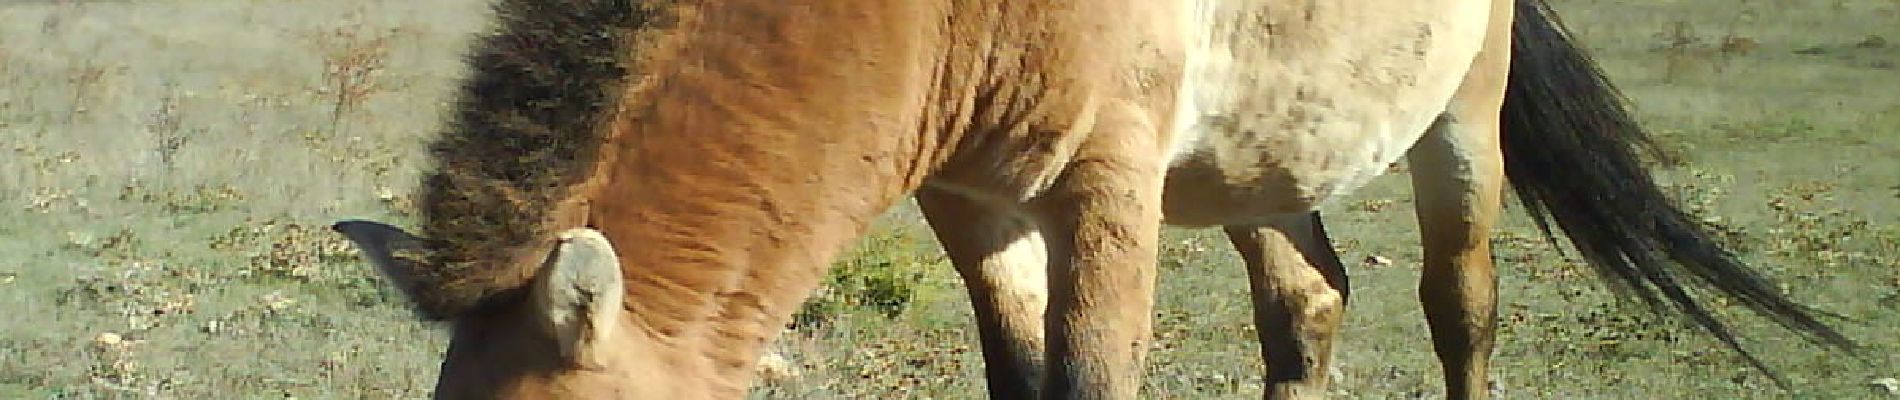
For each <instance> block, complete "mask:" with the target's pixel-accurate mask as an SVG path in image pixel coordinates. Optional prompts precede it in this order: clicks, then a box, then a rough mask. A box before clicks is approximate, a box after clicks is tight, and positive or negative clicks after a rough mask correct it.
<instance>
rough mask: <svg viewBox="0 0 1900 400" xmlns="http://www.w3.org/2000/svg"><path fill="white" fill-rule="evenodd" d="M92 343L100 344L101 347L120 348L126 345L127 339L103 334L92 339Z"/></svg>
mask: <svg viewBox="0 0 1900 400" xmlns="http://www.w3.org/2000/svg"><path fill="white" fill-rule="evenodd" d="M92 342H93V343H98V344H99V345H101V346H118V345H120V344H123V343H125V337H124V336H119V334H117V333H112V332H101V333H99V336H93V337H92Z"/></svg>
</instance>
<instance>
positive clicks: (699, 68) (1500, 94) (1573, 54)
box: [332, 0, 1852, 400]
mask: <svg viewBox="0 0 1900 400" xmlns="http://www.w3.org/2000/svg"><path fill="white" fill-rule="evenodd" d="M843 3H844V2H827V1H812V0H727V1H719V2H711V1H699V0H639V1H634V0H499V1H498V2H497V3H496V4H494V5H493V11H494V12H495V16H496V21H497V23H496V26H495V29H493V30H492V31H490V32H487V33H485V34H483V35H482V36H481V37H480V38H479V40H478V41H477V42H476V44H475V46H474V47H473V51H472V52H471V53H470V55H469V56H468V60H467V63H468V65H470V66H471V68H472V71H471V72H470V74H469V76H468V77H467V78H466V79H465V81H464V82H463V84H462V86H461V88H460V92H459V97H458V100H457V102H456V103H455V105H454V107H455V110H454V112H453V113H452V115H451V117H450V121H449V123H448V124H447V127H446V128H445V129H443V131H442V132H441V133H440V134H439V135H438V137H437V138H435V139H434V141H433V142H432V143H431V145H430V157H431V159H430V161H431V163H432V165H431V167H432V168H431V169H430V170H429V171H428V172H427V173H425V174H424V176H423V177H422V178H421V183H420V185H419V189H418V190H419V202H418V204H419V210H420V213H421V217H420V218H419V221H418V222H417V224H418V225H419V228H418V232H416V233H411V232H410V231H408V230H405V229H403V228H400V227H396V226H393V225H389V224H385V223H381V222H375V221H369V220H344V221H340V222H338V223H336V224H334V225H332V229H333V230H335V231H338V232H340V233H341V234H342V235H344V236H346V237H347V238H348V239H349V240H350V241H351V242H352V243H353V244H354V245H355V246H356V248H357V249H358V250H360V251H361V253H362V254H363V255H364V257H365V258H366V259H367V260H368V261H369V262H370V263H371V264H373V265H375V266H376V267H377V269H378V270H379V271H380V273H381V274H382V275H383V276H384V277H385V278H386V279H387V281H389V282H390V283H391V284H392V285H394V286H395V287H396V288H398V289H399V290H400V291H401V292H402V293H403V294H404V297H405V298H406V299H407V300H408V301H409V303H410V304H411V305H412V306H413V308H414V310H415V311H416V313H417V316H418V317H419V319H422V320H425V321H432V322H444V323H446V324H448V325H449V327H450V328H449V330H450V336H451V337H450V343H449V347H448V349H447V350H446V352H445V353H444V356H443V357H444V358H443V361H442V365H441V370H440V372H439V375H438V378H437V382H436V387H435V396H436V397H437V398H656V399H669V400H678V399H715V398H738V397H741V396H742V395H743V394H744V393H745V392H746V390H747V389H748V388H749V384H750V382H751V380H752V379H753V376H752V375H753V373H754V372H753V370H752V368H753V364H754V363H755V362H756V361H757V360H758V359H759V356H760V352H761V348H762V347H763V345H764V344H765V343H766V342H767V341H769V340H771V339H773V337H774V336H775V335H776V334H777V333H778V332H779V331H780V330H779V327H782V326H784V325H785V324H786V323H787V322H788V321H789V320H790V318H791V316H792V314H793V312H794V311H795V310H796V308H797V306H798V305H799V304H800V303H801V302H802V301H803V300H804V299H805V298H806V297H807V296H808V295H809V294H810V292H811V290H812V289H813V288H814V287H815V286H816V285H817V283H818V280H819V278H820V277H821V276H822V274H823V273H824V272H825V271H826V268H827V266H828V265H829V262H830V261H831V260H833V259H835V258H836V257H837V256H838V254H839V253H840V252H841V250H842V248H843V247H845V246H847V245H849V244H850V243H851V242H852V241H854V240H855V239H856V238H858V237H860V236H861V235H862V234H863V233H864V232H865V230H866V229H867V226H868V224H869V221H870V220H872V219H873V218H874V217H876V216H878V215H880V214H882V213H883V212H884V211H885V210H887V209H889V208H890V207H892V206H893V205H894V204H895V203H896V202H898V201H901V200H902V199H904V198H906V197H913V196H914V198H915V199H916V200H917V202H918V204H919V205H920V207H921V209H922V210H923V211H924V214H925V218H926V220H927V221H928V224H929V225H930V227H931V229H932V230H933V232H934V233H935V234H936V236H937V237H938V240H939V242H940V243H941V244H942V247H943V248H944V250H945V252H946V254H947V255H948V256H949V258H950V260H951V263H952V264H953V265H954V266H955V267H956V269H957V270H958V272H959V274H960V275H961V276H962V278H963V279H964V282H965V286H966V287H967V288H968V291H969V294H970V296H971V300H972V304H973V307H974V309H975V311H976V316H977V320H978V321H977V326H978V328H979V331H980V337H981V341H982V347H983V353H984V360H985V368H986V377H987V382H988V391H989V394H990V395H991V397H995V398H1040V397H1048V398H1077V399H1127V398H1134V396H1135V395H1136V394H1137V392H1138V388H1139V387H1140V382H1141V373H1142V368H1141V367H1142V365H1143V363H1144V357H1145V353H1146V351H1147V349H1148V347H1149V345H1148V343H1149V341H1150V340H1151V335H1150V331H1151V329H1150V328H1151V324H1152V320H1151V315H1150V311H1151V310H1152V307H1153V301H1154V300H1153V292H1154V279H1155V265H1154V264H1155V262H1156V257H1157V254H1156V248H1157V241H1158V235H1159V230H1160V226H1161V225H1163V224H1172V225H1180V226H1205V227H1211V226H1221V227H1224V229H1225V231H1226V232H1227V234H1228V236H1229V237H1230V238H1231V240H1232V242H1233V243H1234V244H1235V246H1236V247H1237V248H1238V249H1239V251H1240V253H1241V254H1242V256H1243V259H1244V260H1245V264H1246V265H1247V268H1248V270H1249V275H1250V280H1251V287H1252V294H1253V303H1254V307H1255V314H1256V322H1257V324H1258V325H1259V326H1260V329H1259V332H1260V336H1259V341H1260V344H1261V350H1262V355H1263V357H1265V359H1266V363H1267V366H1268V371H1267V376H1266V377H1265V378H1266V380H1267V381H1268V383H1270V385H1269V387H1268V389H1267V391H1266V393H1265V394H1264V395H1265V396H1267V397H1269V398H1280V397H1311V396H1318V395H1320V394H1323V390H1324V387H1325V384H1326V383H1325V381H1324V377H1325V373H1324V368H1325V366H1326V365H1327V363H1328V358H1329V355H1330V352H1331V340H1332V337H1333V334H1334V332H1335V331H1336V328H1337V326H1338V323H1339V320H1340V315H1341V313H1342V312H1343V310H1344V306H1345V301H1346V296H1347V287H1346V282H1345V279H1344V274H1343V273H1341V266H1340V263H1339V261H1338V257H1337V255H1336V254H1333V250H1332V249H1331V246H1330V244H1329V243H1327V239H1326V237H1325V232H1324V228H1323V226H1322V224H1321V221H1320V219H1319V216H1318V214H1317V212H1316V211H1315V210H1317V209H1318V208H1319V206H1321V205H1323V204H1326V203H1327V202H1328V201H1332V200H1333V199H1337V198H1338V197H1341V196H1344V195H1346V194H1349V193H1351V191H1353V190H1354V189H1357V188H1358V187H1359V186H1362V185H1364V184H1365V183H1366V182H1367V181H1368V180H1370V179H1371V178H1372V177H1374V176H1377V175H1378V174H1381V173H1383V171H1384V170H1385V168H1386V167H1387V166H1388V165H1389V164H1391V163H1393V162H1396V161H1398V159H1399V158H1401V157H1404V158H1406V159H1407V161H1408V162H1409V163H1410V166H1411V169H1412V171H1413V175H1412V180H1413V188H1414V192H1415V193H1416V196H1417V200H1418V201H1417V204H1418V206H1419V207H1418V209H1419V212H1418V214H1419V215H1418V218H1419V220H1420V226H1421V231H1422V232H1421V233H1422V238H1423V246H1424V248H1425V259H1424V275H1423V277H1422V279H1421V281H1420V284H1419V286H1420V299H1421V301H1422V303H1423V305H1424V308H1425V310H1426V316H1427V320H1428V321H1429V323H1430V326H1431V331H1432V337H1433V342H1434V347H1435V349H1436V351H1437V354H1438V356H1439V358H1440V361H1441V364H1442V367H1443V368H1444V371H1445V380H1446V389H1447V391H1448V395H1449V397H1453V398H1483V397H1484V396H1485V395H1486V392H1485V391H1484V390H1482V389H1483V388H1484V387H1485V386H1484V384H1485V382H1486V363H1487V360H1488V359H1489V352H1490V349H1491V346H1492V342H1493V331H1494V329H1495V325H1494V324H1495V323H1494V319H1495V304H1496V294H1495V288H1494V278H1493V272H1492V271H1493V265H1492V261H1491V260H1490V258H1489V245H1488V241H1487V232H1488V231H1489V229H1490V228H1491V226H1492V225H1493V223H1494V221H1495V220H1496V218H1497V215H1498V213H1499V209H1500V202H1501V200H1500V199H1501V198H1502V195H1503V186H1504V182H1505V180H1506V178H1507V177H1508V179H1509V180H1510V182H1511V184H1512V186H1513V188H1514V190H1515V191H1516V193H1517V194H1518V197H1519V198H1520V200H1521V201H1523V202H1524V203H1525V205H1526V206H1527V208H1528V209H1529V211H1530V212H1531V213H1532V214H1533V215H1534V216H1535V217H1537V218H1538V221H1539V224H1540V225H1539V226H1540V227H1542V228H1543V229H1544V230H1545V233H1546V234H1547V235H1550V234H1551V231H1552V230H1551V228H1550V225H1552V224H1554V225H1555V226H1557V227H1558V228H1559V229H1561V230H1563V231H1564V233H1566V235H1567V236H1568V237H1569V238H1570V242H1571V243H1572V244H1573V245H1575V246H1576V247H1577V248H1578V249H1579V251H1580V252H1581V253H1582V254H1583V255H1584V257H1585V258H1586V259H1587V260H1588V261H1590V265H1592V266H1593V267H1595V268H1597V270H1598V271H1600V272H1602V276H1603V277H1605V278H1608V279H1609V281H1611V282H1616V283H1618V284H1621V285H1622V286H1624V287H1626V288H1629V289H1633V290H1629V291H1625V293H1629V294H1632V295H1634V296H1636V297H1638V298H1641V299H1643V300H1645V301H1647V302H1649V303H1651V304H1656V305H1660V304H1664V303H1665V302H1666V303H1667V304H1672V305H1674V306H1675V307H1677V308H1680V309H1681V311H1683V312H1684V313H1685V314H1686V315H1688V316H1689V317H1691V319H1692V320H1694V321H1696V322H1697V323H1699V324H1700V325H1701V326H1703V327H1705V328H1707V330H1708V331H1710V332H1713V333H1715V334H1716V335H1718V336H1719V337H1721V338H1722V339H1723V340H1724V342H1725V343H1728V344H1730V345H1731V346H1736V348H1737V349H1738V350H1739V349H1740V348H1739V345H1737V344H1736V342H1735V341H1734V339H1733V337H1732V336H1731V335H1730V334H1729V333H1728V331H1727V329H1726V326H1725V325H1723V324H1722V323H1721V322H1720V321H1717V320H1715V319H1714V318H1713V316H1712V315H1711V314H1710V313H1709V312H1708V311H1707V310H1706V309H1705V308H1703V306H1702V305H1701V303H1700V302H1699V300H1698V299H1697V298H1695V297H1693V296H1691V295H1690V293H1689V292H1687V291H1686V289H1689V288H1690V287H1688V286H1684V285H1685V283H1684V282H1683V280H1688V279H1694V281H1691V282H1688V283H1687V284H1691V285H1693V284H1698V283H1700V284H1706V286H1710V287H1713V288H1715V289H1718V290H1719V291H1720V292H1721V293H1722V294H1726V295H1729V296H1730V297H1733V298H1735V299H1738V300H1740V302H1741V303H1742V304H1745V305H1748V306H1751V307H1752V308H1754V309H1756V310H1758V311H1761V312H1763V313H1764V314H1766V315H1768V316H1770V317H1772V318H1774V319H1775V320H1776V321H1778V322H1781V323H1783V324H1784V325H1786V326H1787V327H1789V328H1791V329H1793V330H1795V331H1797V332H1800V333H1802V334H1804V337H1808V338H1810V339H1812V340H1817V341H1821V342H1825V343H1829V344H1834V345H1837V346H1839V347H1851V346H1852V342H1851V341H1849V340H1848V339H1846V338H1845V337H1843V336H1841V335H1840V334H1839V333H1837V332H1835V331H1834V330H1833V329H1832V328H1830V327H1828V326H1827V325H1825V324H1822V323H1820V322H1819V321H1818V320H1816V319H1815V318H1814V317H1813V316H1812V315H1810V313H1809V311H1808V310H1807V309H1805V308H1804V307H1802V306H1800V305H1798V304H1795V303H1793V302H1792V301H1790V300H1788V299H1786V298H1785V297H1783V296H1782V295H1781V294H1780V293H1779V292H1778V291H1776V290H1774V289H1773V286H1772V285H1770V284H1768V283H1767V280H1766V279H1765V278H1763V277H1762V276H1760V275H1759V274H1758V273H1756V272H1753V271H1751V270H1749V269H1747V267H1746V266H1745V265H1742V264H1741V263H1739V262H1737V261H1736V260H1735V259H1734V258H1733V257H1732V256H1731V255H1729V254H1728V253H1727V252H1725V251H1724V250H1722V249H1721V248H1720V247H1718V246H1717V245H1716V244H1715V242H1713V241H1711V240H1710V239H1709V235H1707V234H1706V233H1705V232H1703V231H1701V230H1699V228H1698V227H1697V225H1696V224H1695V223H1693V221H1691V220H1689V219H1688V218H1687V217H1686V216H1685V215H1684V213H1682V212H1681V211H1679V210H1678V209H1677V208H1675V207H1674V206H1672V205H1670V203H1668V201H1666V200H1667V199H1666V198H1665V197H1664V196H1663V195H1662V194H1661V192H1660V190H1659V189H1657V186H1656V185H1655V183H1654V182H1652V181H1651V180H1650V178H1649V176H1648V174H1647V172H1646V171H1645V170H1644V169H1643V167H1642V165H1641V163H1640V157H1639V154H1638V153H1639V151H1640V150H1642V148H1643V147H1644V146H1646V145H1648V144H1649V139H1648V137H1647V136H1645V135H1644V133H1643V132H1642V130H1641V129H1640V127H1638V126H1637V125H1636V124H1635V123H1634V122H1632V119H1631V118H1630V117H1629V116H1628V115H1627V113H1626V112H1625V111H1624V109H1623V107H1624V106H1623V104H1622V103H1621V101H1622V100H1621V99H1620V98H1619V97H1617V95H1616V93H1615V91H1614V88H1613V87H1611V86H1610V85H1609V83H1608V81H1607V80H1605V79H1604V78H1603V76H1602V75H1601V73H1600V72H1598V71H1596V70H1595V67H1594V65H1593V64H1592V63H1591V61H1590V60H1589V59H1588V58H1587V57H1585V56H1584V55H1583V54H1582V53H1581V51H1579V50H1578V49H1576V48H1575V47H1574V45H1572V44H1571V42H1570V41H1569V39H1568V38H1567V37H1566V35H1565V34H1564V33H1563V32H1564V31H1563V30H1562V28H1561V26H1560V25H1557V24H1556V22H1555V20H1554V19H1553V18H1552V16H1551V15H1550V14H1549V13H1548V12H1547V11H1548V10H1547V7H1545V6H1544V5H1543V4H1542V3H1541V2H1540V0H1515V1H1512V0H1494V1H1454V0H1426V1H1409V0H1408V1H1400V0H1367V1H1363V2H1355V3H1350V4H1340V3H1337V2H1324V1H1315V0H1191V1H1174V2H1156V1H1140V0H1054V1H1038V2H1015V1H1002V0H919V1H893V2H866V3H853V4H848V5H847V4H843ZM1553 240H1555V239H1554V236H1553ZM1670 261H1673V262H1670ZM1685 275H1686V277H1685ZM1688 277H1693V278H1688ZM1750 360H1753V358H1752V357H1751V358H1750Z"/></svg>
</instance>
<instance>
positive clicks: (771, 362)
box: [757, 351, 798, 382]
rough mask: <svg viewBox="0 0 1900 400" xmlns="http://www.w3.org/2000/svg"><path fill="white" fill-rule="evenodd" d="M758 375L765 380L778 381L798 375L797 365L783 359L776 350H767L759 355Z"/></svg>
mask: <svg viewBox="0 0 1900 400" xmlns="http://www.w3.org/2000/svg"><path fill="white" fill-rule="evenodd" d="M757 371H758V374H759V377H760V378H762V379H764V380H765V381H766V382H779V381H784V380H787V379H791V378H797V377H798V366H796V365H792V362H791V361H789V360H786V359H785V356H781V355H779V354H778V352H773V351H768V352H766V353H765V355H764V356H760V357H759V366H758V369H757Z"/></svg>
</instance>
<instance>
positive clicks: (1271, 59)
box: [1163, 0, 1489, 225]
mask: <svg viewBox="0 0 1900 400" xmlns="http://www.w3.org/2000/svg"><path fill="white" fill-rule="evenodd" d="M1196 2H1197V3H1199V4H1200V6H1202V7H1204V8H1203V9H1202V10H1201V11H1202V13H1201V14H1199V15H1198V17H1197V18H1202V19H1204V20H1205V21H1200V22H1197V23H1198V24H1200V25H1201V26H1205V27H1207V28H1206V29H1209V30H1210V31H1209V32H1208V33H1206V34H1205V35H1204V36H1203V38H1204V39H1203V40H1202V41H1201V42H1197V43H1194V44H1193V45H1192V46H1190V49H1191V51H1190V55H1189V60H1188V63H1187V74H1186V76H1185V78H1186V79H1184V80H1183V82H1182V87H1181V94H1180V100H1179V102H1178V104H1177V105H1178V107H1179V109H1178V110H1177V113H1176V114H1175V126H1174V129H1175V132H1176V135H1175V137H1177V138H1180V139H1179V141H1178V142H1177V145H1176V146H1175V148H1174V150H1173V153H1172V154H1171V157H1170V161H1169V163H1170V164H1169V166H1170V167H1169V171H1168V182H1167V186H1166V189H1165V194H1164V203H1165V204H1164V206H1163V209H1164V212H1165V214H1166V218H1167V220H1168V222H1169V223H1171V224H1178V225H1235V224H1249V223H1256V222H1258V221H1261V220H1264V219H1266V218H1268V217H1272V216H1275V215H1279V214H1289V213H1302V212H1307V211H1310V210H1314V209H1317V208H1319V207H1321V206H1323V205H1325V204H1327V203H1328V202H1330V201H1333V200H1334V199H1337V198H1339V197H1342V196H1345V195H1348V194H1350V193H1351V192H1352V191H1354V190H1356V189H1358V188H1360V187H1362V186H1364V185H1365V184H1366V183H1368V182H1370V181H1371V180H1372V178H1374V177H1377V176H1379V175H1380V174H1382V173H1384V171H1386V170H1387V169H1388V166H1390V165H1391V164H1392V163H1393V162H1396V161H1398V160H1399V158H1401V157H1403V156H1404V155H1405V153H1406V151H1407V150H1409V149H1410V148H1411V147H1412V145H1413V144H1414V143H1417V142H1418V140H1419V139H1420V138H1421V137H1423V135H1424V134H1425V133H1426V131H1427V130H1428V129H1429V128H1430V126H1431V124H1432V122H1433V121H1434V120H1435V119H1437V117H1438V116H1439V115H1441V114H1443V113H1444V111H1445V110H1446V109H1447V106H1448V104H1450V103H1451V102H1452V101H1454V100H1453V99H1452V96H1453V94H1454V93H1455V92H1456V90H1457V88H1458V86H1459V85H1460V83H1461V82H1462V81H1463V78H1464V75H1465V73H1466V70H1468V69H1469V68H1470V66H1471V61H1472V59H1474V58H1475V56H1476V55H1477V53H1478V51H1479V49H1480V48H1481V47H1482V43H1483V34H1484V32H1485V28H1486V26H1485V25H1486V23H1487V22H1488V15H1489V14H1488V10H1489V5H1488V4H1485V2H1472V1H1462V0H1441V1H1433V0H1413V1H1401V0H1371V1H1367V2H1360V3H1353V4H1352V5H1350V7H1380V6H1389V7H1388V8H1381V9H1390V10H1393V11H1390V12H1388V13H1385V14H1377V15H1374V14H1367V13H1363V12H1361V13H1355V12H1328V9H1325V8H1320V9H1317V10H1318V11H1312V10H1314V9H1313V8H1311V7H1328V6H1327V4H1331V5H1332V6H1341V5H1338V3H1330V2H1314V3H1312V4H1314V5H1315V6H1302V7H1303V8H1299V9H1298V11H1307V12H1308V13H1306V14H1303V15H1299V16H1297V17H1296V16H1289V14H1299V13H1288V12H1283V11H1284V10H1281V9H1273V7H1284V6H1286V5H1289V4H1294V3H1304V2H1303V1H1300V0H1269V1H1266V2H1260V1H1247V0H1196ZM1370 3H1384V4H1370ZM1261 4H1268V5H1267V6H1261ZM1246 7H1257V9H1251V10H1250V9H1246ZM1341 7H1347V6H1341ZM1333 11H1337V10H1333ZM1249 13H1252V15H1248V14H1249Z"/></svg>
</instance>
